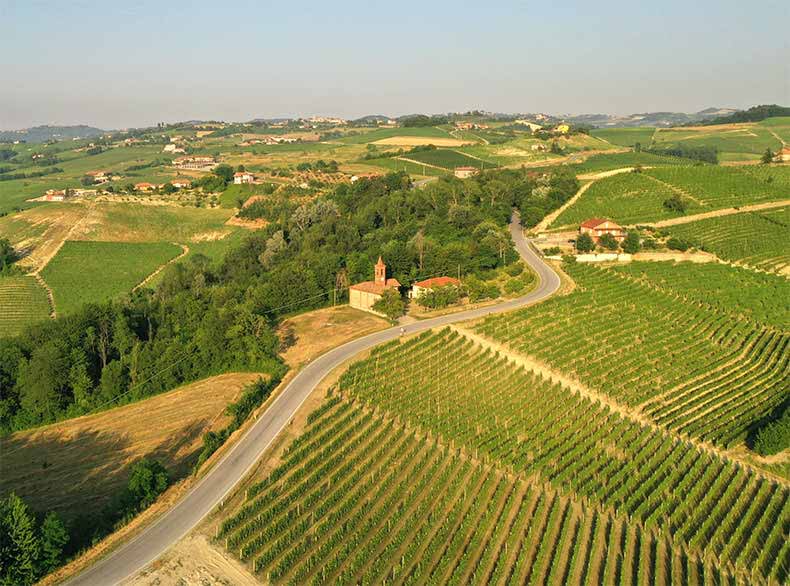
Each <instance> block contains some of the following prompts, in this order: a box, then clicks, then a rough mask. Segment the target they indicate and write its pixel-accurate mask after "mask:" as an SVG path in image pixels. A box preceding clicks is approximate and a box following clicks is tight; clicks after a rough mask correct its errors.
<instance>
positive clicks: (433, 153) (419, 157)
mask: <svg viewBox="0 0 790 586" xmlns="http://www.w3.org/2000/svg"><path fill="white" fill-rule="evenodd" d="M404 157H405V158H407V159H409V160H412V161H418V162H420V163H425V164H427V165H434V166H436V167H442V168H444V169H450V170H452V169H454V168H455V167H464V166H466V167H477V168H478V169H480V168H483V169H493V168H494V167H498V165H497V164H496V163H494V162H492V161H483V160H481V159H476V158H474V157H469V156H467V155H465V154H463V153H461V152H459V151H454V150H451V149H432V150H427V151H420V152H417V153H409V154H407V155H404Z"/></svg>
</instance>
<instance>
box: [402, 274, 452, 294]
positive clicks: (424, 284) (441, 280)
mask: <svg viewBox="0 0 790 586" xmlns="http://www.w3.org/2000/svg"><path fill="white" fill-rule="evenodd" d="M460 285H461V281H459V280H458V279H454V278H453V277H433V278H431V279H425V280H424V281H417V282H416V283H414V284H413V285H412V286H411V291H410V292H409V297H410V298H411V299H419V298H420V297H422V296H423V295H425V293H427V292H428V291H430V290H432V289H436V288H438V287H448V286H453V287H459V286H460Z"/></svg>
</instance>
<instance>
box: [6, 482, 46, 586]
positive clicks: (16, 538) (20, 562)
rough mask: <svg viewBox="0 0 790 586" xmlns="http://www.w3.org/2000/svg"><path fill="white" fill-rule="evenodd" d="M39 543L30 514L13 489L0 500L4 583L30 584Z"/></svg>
mask: <svg viewBox="0 0 790 586" xmlns="http://www.w3.org/2000/svg"><path fill="white" fill-rule="evenodd" d="M40 555H41V543H40V542H39V539H38V536H37V535H36V526H35V520H34V518H33V515H32V514H31V513H30V510H29V509H28V508H27V505H26V504H25V503H24V502H23V501H22V499H21V498H19V497H18V496H17V495H16V494H14V493H13V492H12V493H11V494H10V495H8V497H7V498H6V499H4V500H2V501H0V580H1V581H2V584H4V585H8V586H11V585H16V584H20V585H22V584H32V583H33V582H35V580H36V578H37V577H38V573H39V572H38V560H39V557H40Z"/></svg>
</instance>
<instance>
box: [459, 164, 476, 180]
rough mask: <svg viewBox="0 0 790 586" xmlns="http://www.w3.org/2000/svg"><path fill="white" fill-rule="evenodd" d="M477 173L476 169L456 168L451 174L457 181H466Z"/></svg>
mask: <svg viewBox="0 0 790 586" xmlns="http://www.w3.org/2000/svg"><path fill="white" fill-rule="evenodd" d="M478 173H479V171H478V169H477V167H456V168H455V170H454V171H453V174H454V175H455V176H456V177H458V178H459V179H468V178H469V177H473V176H474V175H477V174H478Z"/></svg>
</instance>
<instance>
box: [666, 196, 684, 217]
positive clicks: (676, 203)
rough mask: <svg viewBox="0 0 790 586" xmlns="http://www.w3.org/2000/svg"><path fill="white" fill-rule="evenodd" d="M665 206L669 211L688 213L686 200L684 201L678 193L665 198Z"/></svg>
mask: <svg viewBox="0 0 790 586" xmlns="http://www.w3.org/2000/svg"><path fill="white" fill-rule="evenodd" d="M663 206H664V208H665V209H666V210H667V211H670V212H674V213H676V214H685V213H686V207H687V206H686V202H685V201H683V199H682V198H681V197H680V196H679V195H677V194H675V195H673V196H672V197H670V198H669V199H665V200H664V203H663Z"/></svg>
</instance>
